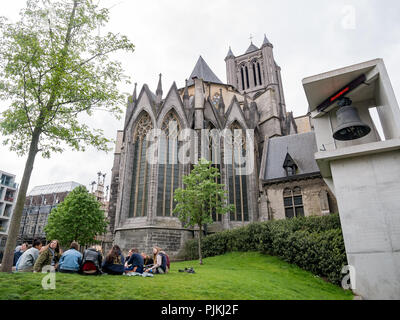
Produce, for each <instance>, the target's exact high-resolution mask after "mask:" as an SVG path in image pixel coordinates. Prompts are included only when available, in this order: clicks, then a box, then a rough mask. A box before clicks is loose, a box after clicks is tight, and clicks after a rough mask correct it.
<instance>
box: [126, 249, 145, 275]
mask: <svg viewBox="0 0 400 320" xmlns="http://www.w3.org/2000/svg"><path fill="white" fill-rule="evenodd" d="M143 264H144V260H143V257H142V256H141V255H140V254H139V250H138V249H136V248H133V249H131V255H130V257H129V260H127V261H126V263H125V272H138V273H143Z"/></svg>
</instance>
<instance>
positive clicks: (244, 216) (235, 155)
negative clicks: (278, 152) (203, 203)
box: [225, 122, 249, 222]
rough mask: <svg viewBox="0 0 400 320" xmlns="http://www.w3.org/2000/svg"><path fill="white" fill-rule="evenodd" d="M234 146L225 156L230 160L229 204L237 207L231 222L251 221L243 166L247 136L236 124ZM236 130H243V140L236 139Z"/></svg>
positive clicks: (232, 127) (233, 126) (231, 216)
mask: <svg viewBox="0 0 400 320" xmlns="http://www.w3.org/2000/svg"><path fill="white" fill-rule="evenodd" d="M230 129H231V131H232V136H233V139H232V140H233V145H232V147H231V148H230V149H231V150H227V152H225V156H226V157H228V158H229V160H228V164H227V166H226V167H227V174H228V186H229V203H230V204H233V205H234V206H235V209H234V211H232V212H231V213H230V220H231V221H242V222H243V221H249V210H248V201H247V196H248V191H247V179H246V178H247V175H245V174H244V168H243V165H242V162H243V159H244V158H245V157H246V134H245V132H244V130H243V129H242V127H241V126H240V125H239V124H238V123H237V122H234V123H233V124H232V126H231V128H230ZM235 130H242V139H235V138H234V137H235V135H237V134H238V132H236V133H235Z"/></svg>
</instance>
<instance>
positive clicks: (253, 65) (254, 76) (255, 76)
mask: <svg viewBox="0 0 400 320" xmlns="http://www.w3.org/2000/svg"><path fill="white" fill-rule="evenodd" d="M251 67H252V68H253V78H254V85H255V86H257V68H256V63H255V62H253V63H252V64H251Z"/></svg>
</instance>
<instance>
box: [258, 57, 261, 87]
mask: <svg viewBox="0 0 400 320" xmlns="http://www.w3.org/2000/svg"><path fill="white" fill-rule="evenodd" d="M257 70H258V80H259V84H260V85H262V78H261V68H260V63H259V62H257Z"/></svg>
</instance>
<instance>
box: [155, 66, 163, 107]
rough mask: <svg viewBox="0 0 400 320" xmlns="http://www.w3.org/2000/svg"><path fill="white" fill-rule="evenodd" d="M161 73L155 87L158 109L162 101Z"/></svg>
mask: <svg viewBox="0 0 400 320" xmlns="http://www.w3.org/2000/svg"><path fill="white" fill-rule="evenodd" d="M161 76H162V75H161V73H160V79H159V80H158V86H157V91H156V105H157V106H158V107H159V106H160V105H161V101H162V95H163V91H162V83H161Z"/></svg>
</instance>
